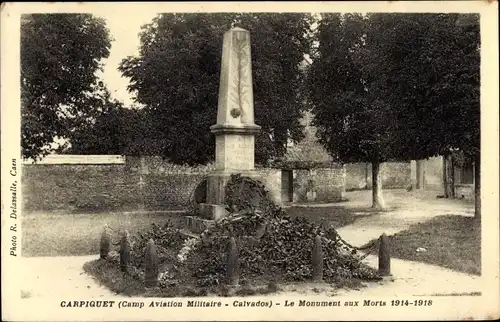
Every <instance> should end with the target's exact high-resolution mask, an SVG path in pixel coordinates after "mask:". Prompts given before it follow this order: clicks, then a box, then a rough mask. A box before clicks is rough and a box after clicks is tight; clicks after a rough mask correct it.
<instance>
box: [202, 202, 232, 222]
mask: <svg viewBox="0 0 500 322" xmlns="http://www.w3.org/2000/svg"><path fill="white" fill-rule="evenodd" d="M198 206H199V208H198V209H199V212H200V217H201V218H203V219H209V220H220V219H222V218H224V217H226V216H227V215H228V212H227V210H226V208H225V207H224V206H223V205H214V204H208V203H202V204H199V205H198Z"/></svg>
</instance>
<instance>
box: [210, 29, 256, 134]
mask: <svg viewBox="0 0 500 322" xmlns="http://www.w3.org/2000/svg"><path fill="white" fill-rule="evenodd" d="M251 57H252V56H251V49H250V33H249V32H248V31H246V30H245V29H241V28H233V29H231V30H229V31H228V32H226V33H225V34H224V44H223V49H222V62H221V74H220V87H219V105H218V110H217V124H218V125H223V124H228V125H229V124H231V125H238V124H247V125H255V124H254V111H253V85H252V59H251Z"/></svg>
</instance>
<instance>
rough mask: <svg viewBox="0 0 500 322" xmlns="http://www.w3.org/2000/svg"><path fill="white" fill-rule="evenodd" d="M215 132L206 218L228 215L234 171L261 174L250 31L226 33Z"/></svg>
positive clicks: (208, 182)
mask: <svg viewBox="0 0 500 322" xmlns="http://www.w3.org/2000/svg"><path fill="white" fill-rule="evenodd" d="M210 130H211V132H212V133H213V134H214V135H215V146H216V148H215V171H214V172H212V173H211V174H210V175H209V176H208V179H207V202H206V203H205V204H201V205H200V213H201V214H202V217H204V218H206V219H212V220H218V219H220V218H222V217H224V216H225V215H226V211H225V208H224V206H223V203H224V198H225V187H226V184H227V182H228V181H229V179H230V176H231V174H235V173H241V174H242V175H245V176H250V177H257V174H256V172H255V171H254V170H255V169H254V165H255V164H254V155H255V135H256V134H257V133H259V131H260V126H258V125H256V124H255V123H254V106H253V84H252V59H251V51H250V33H249V32H248V31H247V30H245V29H241V28H233V29H231V30H229V31H227V32H226V33H225V34H224V42H223V48H222V62H221V74H220V85H219V102H218V109H217V124H215V125H213V126H211V128H210Z"/></svg>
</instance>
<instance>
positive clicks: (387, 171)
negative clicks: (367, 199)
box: [344, 162, 411, 191]
mask: <svg viewBox="0 0 500 322" xmlns="http://www.w3.org/2000/svg"><path fill="white" fill-rule="evenodd" d="M344 167H345V177H346V178H345V189H346V191H350V190H362V189H371V188H372V165H371V164H370V163H349V164H346V165H345V166H344ZM380 171H381V172H382V181H383V182H382V186H383V188H384V189H405V188H407V187H408V186H409V185H410V184H411V168H410V162H385V163H382V165H381V170H380Z"/></svg>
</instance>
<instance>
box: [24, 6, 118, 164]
mask: <svg viewBox="0 0 500 322" xmlns="http://www.w3.org/2000/svg"><path fill="white" fill-rule="evenodd" d="M110 47H111V38H110V36H109V33H108V30H107V29H106V27H105V22H104V20H102V19H98V18H96V17H93V16H92V15H90V14H29V15H23V16H22V18H21V115H22V117H21V123H22V124H21V127H22V129H21V132H22V138H21V147H22V155H23V157H24V158H32V159H37V158H38V157H40V156H42V155H45V154H47V153H49V151H50V147H49V146H48V145H49V144H50V143H52V142H53V140H54V138H55V137H56V136H59V137H65V136H66V135H67V134H68V133H69V132H70V131H72V130H74V129H75V128H78V127H79V126H81V125H84V124H86V123H88V122H90V121H91V120H92V119H93V117H94V116H95V114H96V113H99V112H100V110H101V109H102V104H100V102H101V101H102V100H101V98H102V97H98V96H99V95H100V94H102V93H103V91H104V86H103V84H102V83H100V82H99V81H98V78H97V76H96V71H98V70H100V69H101V63H100V60H101V59H102V58H107V57H108V56H109V49H110Z"/></svg>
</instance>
